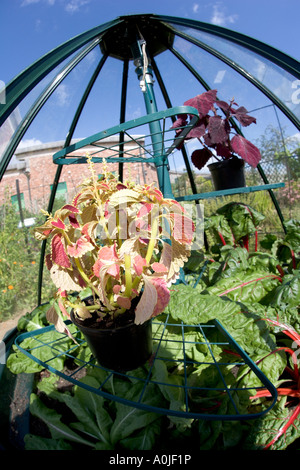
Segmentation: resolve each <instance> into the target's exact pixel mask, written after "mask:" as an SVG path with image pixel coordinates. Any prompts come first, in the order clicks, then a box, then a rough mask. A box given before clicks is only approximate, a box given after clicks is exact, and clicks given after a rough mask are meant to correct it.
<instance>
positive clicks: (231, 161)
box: [207, 157, 245, 170]
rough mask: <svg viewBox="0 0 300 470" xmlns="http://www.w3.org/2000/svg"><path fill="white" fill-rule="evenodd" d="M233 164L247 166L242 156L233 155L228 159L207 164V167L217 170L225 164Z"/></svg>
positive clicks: (239, 166)
mask: <svg viewBox="0 0 300 470" xmlns="http://www.w3.org/2000/svg"><path fill="white" fill-rule="evenodd" d="M231 165H232V166H235V167H238V168H242V167H244V166H245V161H244V160H243V159H242V158H237V157H233V158H228V159H226V160H221V161H219V162H213V163H210V164H209V165H207V168H208V169H209V170H215V169H217V168H220V167H223V166H231Z"/></svg>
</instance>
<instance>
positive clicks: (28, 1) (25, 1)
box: [21, 0, 40, 7]
mask: <svg viewBox="0 0 300 470" xmlns="http://www.w3.org/2000/svg"><path fill="white" fill-rule="evenodd" d="M39 2H40V0H23V2H22V3H21V7H26V6H27V5H31V4H32V3H39Z"/></svg>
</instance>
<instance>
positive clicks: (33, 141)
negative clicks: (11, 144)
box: [18, 137, 43, 149]
mask: <svg viewBox="0 0 300 470" xmlns="http://www.w3.org/2000/svg"><path fill="white" fill-rule="evenodd" d="M42 143H43V142H42V141H41V140H39V139H36V138H35V137H33V138H32V139H25V140H21V142H20V143H19V146H18V149H24V148H29V147H34V146H35V145H41V144H42Z"/></svg>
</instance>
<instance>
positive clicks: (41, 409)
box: [30, 393, 93, 446]
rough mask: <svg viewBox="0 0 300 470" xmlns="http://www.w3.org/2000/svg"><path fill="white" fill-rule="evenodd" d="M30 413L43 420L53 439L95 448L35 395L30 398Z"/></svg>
mask: <svg viewBox="0 0 300 470" xmlns="http://www.w3.org/2000/svg"><path fill="white" fill-rule="evenodd" d="M30 412H31V413H32V414H33V415H34V416H37V417H38V418H39V419H41V420H42V421H43V422H44V423H45V424H46V425H47V427H48V428H49V431H50V433H51V436H52V438H53V439H66V440H67V441H71V442H75V443H78V444H84V445H87V446H93V444H91V442H90V441H88V440H86V439H84V438H82V437H81V436H80V435H79V434H77V433H76V432H74V431H72V429H71V428H70V427H69V426H67V425H66V424H64V423H63V422H62V421H61V415H60V414H58V413H57V412H56V410H53V409H50V408H48V407H47V406H46V405H44V403H43V402H42V401H41V400H40V399H39V398H38V396H37V395H35V394H34V393H32V394H31V397H30Z"/></svg>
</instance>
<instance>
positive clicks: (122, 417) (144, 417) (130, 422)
mask: <svg viewBox="0 0 300 470" xmlns="http://www.w3.org/2000/svg"><path fill="white" fill-rule="evenodd" d="M142 388H143V383H136V384H130V386H129V387H128V391H127V393H126V395H125V396H124V397H123V398H124V399H125V400H132V401H135V400H138V399H139V397H140V394H141V391H142ZM142 403H143V404H144V405H146V406H161V405H162V396H161V394H160V392H159V389H158V388H157V387H156V386H155V385H153V384H150V385H148V387H147V388H146V391H145V394H144V396H143V399H142ZM158 418H160V415H157V414H156V413H153V412H150V411H147V410H142V409H139V408H134V407H131V406H128V405H125V404H123V403H119V402H117V403H116V417H115V421H114V423H113V425H112V428H111V432H110V439H111V442H112V444H116V442H118V441H120V440H121V439H125V438H126V437H128V436H130V435H131V434H132V433H133V432H135V431H137V430H139V429H142V428H144V427H145V426H147V425H148V424H150V423H152V422H153V421H155V420H156V419H158Z"/></svg>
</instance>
